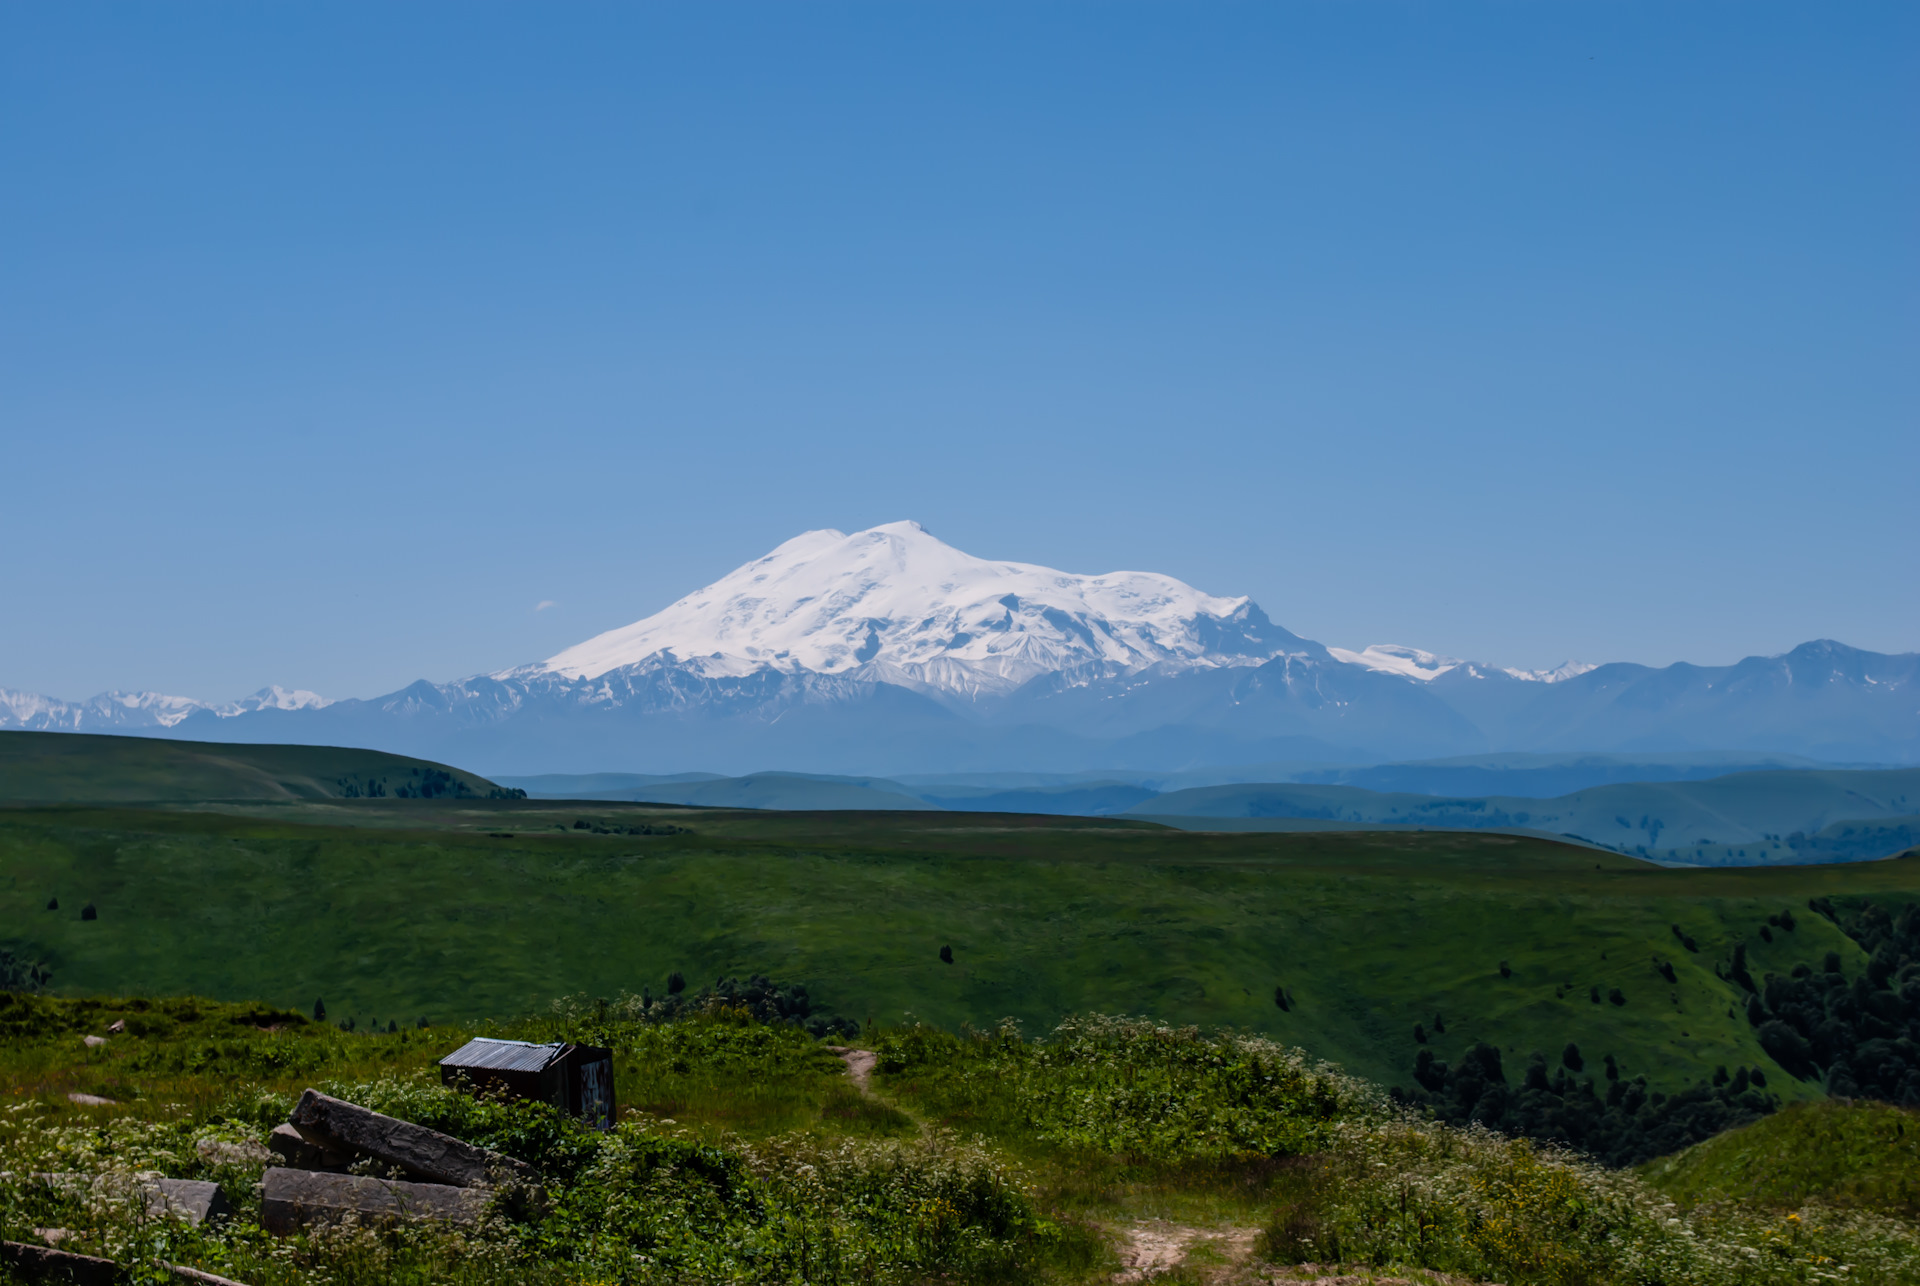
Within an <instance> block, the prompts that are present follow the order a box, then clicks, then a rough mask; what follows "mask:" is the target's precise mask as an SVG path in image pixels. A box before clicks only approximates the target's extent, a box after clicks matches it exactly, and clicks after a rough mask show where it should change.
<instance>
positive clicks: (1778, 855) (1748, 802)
mask: <svg viewBox="0 0 1920 1286" xmlns="http://www.w3.org/2000/svg"><path fill="white" fill-rule="evenodd" d="M1133 812H1134V813H1135V814H1139V815H1167V816H1180V817H1208V816H1212V817H1309V818H1312V817H1324V818H1335V819H1340V820H1344V821H1354V822H1395V823H1404V824H1413V825H1425V826H1458V827H1502V828H1505V827H1516V826H1524V827H1530V828H1532V829H1535V830H1547V831H1558V832H1561V833H1564V834H1572V835H1580V836H1584V837H1586V838H1588V839H1591V840H1594V841H1596V842H1598V843H1602V844H1606V845H1609V846H1611V847H1616V848H1622V849H1637V848H1638V847H1639V846H1641V845H1645V846H1646V847H1647V849H1648V850H1649V851H1650V852H1652V853H1654V854H1657V855H1658V854H1666V853H1670V852H1673V851H1676V850H1678V849H1681V848H1691V847H1695V846H1698V845H1700V844H1702V843H1706V844H1717V845H1718V846H1720V847H1722V848H1724V847H1728V846H1736V847H1744V848H1746V849H1747V852H1748V859H1747V860H1751V861H1769V860H1771V861H1780V860H1787V859H1790V858H1791V857H1792V851H1791V849H1789V848H1788V847H1787V846H1786V844H1785V843H1783V842H1776V841H1768V840H1767V839H1766V838H1765V837H1766V836H1768V835H1777V836H1785V835H1787V834H1789V833H1791V832H1794V831H1806V832H1812V831H1817V830H1819V829H1821V828H1822V827H1825V826H1828V825H1831V824H1832V823H1835V822H1842V821H1850V820H1856V819H1863V818H1893V817H1907V816H1911V815H1912V814H1914V813H1917V812H1920V768H1898V769H1884V770H1873V771H1844V770H1831V771H1814V772H1804V771H1796V772H1760V773H1735V774H1732V775H1730V776H1726V777H1716V778H1714V779H1712V780H1710V781H1690V782H1651V783H1646V782H1642V783H1630V784H1620V785H1613V786H1596V787H1594V788H1593V789H1591V790H1583V791H1577V792H1575V793H1574V794H1571V795H1563V796H1561V797H1560V798H1557V799H1527V798H1523V797H1520V796H1490V797H1486V798H1473V799H1466V798H1460V799H1448V798H1437V797H1434V796H1429V795H1414V794H1382V793H1375V792H1372V791H1364V790H1360V789H1358V788H1356V787H1352V786H1311V785H1267V786H1208V787H1202V788H1200V789H1195V790H1183V791H1176V792H1174V793H1172V794H1168V795H1162V796H1160V797H1159V798H1157V799H1154V800H1151V801H1149V802H1148V803H1145V804H1142V805H1140V806H1139V807H1138V808H1136V809H1134V810H1133ZM1647 819H1651V820H1653V821H1657V822H1659V823H1660V826H1659V827H1658V829H1656V830H1649V829H1647V828H1645V827H1643V825H1642V822H1643V820H1647ZM1623 823H1624V824H1623Z"/></svg>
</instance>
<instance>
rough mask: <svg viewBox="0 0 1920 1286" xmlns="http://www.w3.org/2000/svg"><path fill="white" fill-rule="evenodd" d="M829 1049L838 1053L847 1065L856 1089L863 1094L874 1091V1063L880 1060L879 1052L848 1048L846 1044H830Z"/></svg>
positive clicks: (849, 1075)
mask: <svg viewBox="0 0 1920 1286" xmlns="http://www.w3.org/2000/svg"><path fill="white" fill-rule="evenodd" d="M827 1049H828V1050H829V1051H831V1052H833V1053H835V1054H838V1055H839V1056H840V1061H841V1062H843V1063H845V1064H846V1065H847V1078H848V1079H849V1080H851V1081H852V1082H853V1085H854V1088H855V1089H857V1090H859V1091H860V1092H861V1093H862V1094H871V1093H872V1092H873V1090H872V1082H873V1065H874V1063H876V1062H877V1061H879V1056H878V1055H877V1054H875V1053H874V1052H873V1051H872V1050H870V1049H848V1048H847V1047H846V1046H845V1045H829V1046H827Z"/></svg>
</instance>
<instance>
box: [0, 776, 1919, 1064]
mask: <svg viewBox="0 0 1920 1286" xmlns="http://www.w3.org/2000/svg"><path fill="white" fill-rule="evenodd" d="M580 823H585V824H586V828H585V829H581V828H580V827H579V824H580ZM676 830H677V831H679V832H680V833H663V832H672V831H676ZM1916 897H1920V862H1913V861H1905V860H1903V861H1892V862H1878V863H1869V864H1858V865H1829V866H1820V867H1793V868H1768V869H1712V870H1679V869H1664V868H1660V867H1656V866H1652V865H1648V864H1645V863H1642V862H1639V861H1636V860H1633V859H1631V858H1627V857H1623V856H1618V855H1611V854H1606V853H1597V852H1595V851H1593V850H1590V849H1584V848H1579V847H1574V846H1570V845H1564V844H1559V843H1555V842H1552V841H1549V840H1543V839H1529V838H1525V837H1514V836H1504V835H1486V834H1467V833H1449V832H1407V831H1397V832H1376V833H1294V834H1215V833H1191V832H1182V831H1175V830H1169V829H1164V828H1161V827H1158V826H1155V825H1152V824H1148V823H1144V822H1138V821H1125V820H1115V819H1073V818H1058V817H1034V816H1002V815H993V814H971V815H964V816H954V815H951V814H945V815H943V814H932V813H894V814H889V813H876V812H860V813H841V814H836V813H795V814H780V813H762V812H741V811H721V810H688V809H670V808H659V807H647V806H638V805H609V804H598V805H589V804H581V803H567V804H556V803H551V802H546V803H542V802H535V801H514V800H484V799H469V800H445V799H442V800H396V799H383V800H364V799H363V800H323V801H296V802H285V803H272V802H257V803H243V804H222V805H203V806H181V807H173V808H103V807H94V806H80V805H72V806H59V807H24V806H22V807H12V808H7V809H4V810H0V925H4V930H3V931H0V936H3V937H4V939H5V945H6V946H7V947H8V948H9V949H10V950H12V951H13V952H14V953H15V955H16V957H17V958H21V959H32V960H34V961H37V962H39V963H41V964H43V965H44V967H46V968H47V969H49V970H50V972H51V983H50V990H51V991H52V992H54V993H56V994H65V995H84V994H101V993H113V994H123V993H138V994H148V995H156V996H159V995H177V994H187V993H194V994H201V995H207V996H213V997H217V998H222V999H229V1000H236V1001H238V1000H248V1001H260V1002H263V1003H268V1004H272V1005H277V1006H284V1007H288V1008H292V1009H298V1010H301V1011H303V1012H306V1011H310V1010H311V1009H312V1006H313V1004H314V1002H315V1000H316V999H324V1000H325V1002H326V1006H327V1010H328V1012H329V1014H330V1015H332V1016H333V1017H334V1018H335V1019H343V1018H347V1017H352V1018H354V1019H355V1020H356V1022H357V1023H359V1024H361V1025H366V1024H370V1023H374V1022H378V1023H380V1024H381V1025H382V1026H385V1025H387V1024H389V1023H393V1022H396V1021H397V1022H399V1023H401V1024H403V1025H404V1024H408V1023H413V1022H416V1021H417V1020H418V1019H420V1018H423V1017H424V1018H427V1019H429V1020H431V1021H434V1022H454V1021H468V1020H477V1019H482V1018H501V1017H509V1016H513V1015H519V1014H526V1013H531V1012H535V1011H538V1010H539V1009H541V1008H542V1007H543V1006H545V1005H546V1004H547V1003H548V1001H549V1000H550V999H551V998H552V997H555V996H559V995H572V994H579V995H586V996H590V997H609V998H611V997H617V996H619V995H621V994H622V993H628V992H631V993H640V992H642V991H643V990H646V989H648V988H652V989H654V990H656V991H657V990H659V989H661V988H662V987H663V985H664V982H665V979H666V977H667V975H668V974H669V973H670V972H673V971H680V972H682V973H683V974H684V975H685V976H686V977H687V978H689V979H690V980H692V981H694V982H695V984H696V985H698V984H700V983H704V982H705V981H707V980H710V979H715V978H719V977H722V976H730V975H738V976H742V977H744V976H746V975H748V974H763V975H767V976H770V977H772V978H774V979H776V980H778V981H779V982H781V983H783V984H793V983H798V984H803V985H805V986H806V987H807V988H808V989H809V990H810V992H811V994H812V995H813V997H814V1000H815V1003H816V1004H817V1005H819V1006H821V1007H823V1008H826V1009H829V1010H831V1011H832V1012H834V1013H836V1014H838V1015H840V1016H843V1017H847V1018H851V1019H853V1020H855V1021H857V1022H866V1021H870V1020H871V1021H876V1022H880V1023H900V1022H905V1021H911V1020H920V1021H925V1022H927V1023H931V1024H935V1025H938V1026H941V1027H944V1028H948V1029H957V1028H958V1027H959V1026H960V1025H961V1024H963V1023H972V1024H974V1025H976V1026H988V1025H991V1024H994V1023H996V1022H998V1021H999V1020H1000V1019H1002V1018H1007V1017H1011V1018H1014V1019H1016V1020H1018V1021H1019V1022H1020V1023H1022V1024H1023V1025H1025V1026H1026V1027H1027V1028H1028V1029H1029V1030H1035V1031H1038V1030H1045V1029H1046V1028H1048V1027H1050V1026H1051V1025H1052V1024H1053V1023H1055V1022H1056V1021H1058V1020H1059V1019H1060V1018H1061V1017H1062V1016H1064V1015H1067V1014H1071V1013H1075V1012H1086V1011H1101V1012H1122V1013H1132V1014H1139V1015H1142V1016H1147V1017H1151V1018H1155V1019H1159V1020H1164V1021H1168V1022H1173V1023H1190V1024H1200V1025H1203V1026H1208V1027H1230V1028H1234V1029H1238V1030H1243V1031H1247V1032H1251V1033H1258V1034H1261V1035H1265V1036H1269V1037H1272V1038H1274V1039H1278V1040H1281V1041H1284V1042H1286V1043H1289V1044H1296V1045H1299V1046H1301V1047H1302V1048H1305V1049H1307V1050H1309V1051H1311V1052H1312V1053H1313V1054H1315V1055H1316V1056H1319V1057H1323V1058H1327V1059H1330V1060H1333V1061H1335V1062H1338V1063H1340V1064H1342V1065H1343V1066H1345V1067H1346V1068H1347V1069H1349V1070H1350V1071H1352V1072H1354V1073H1355V1074H1358V1075H1362V1076H1365V1077H1368V1078H1370V1079H1373V1080H1376V1081H1379V1082H1381V1083H1383V1084H1395V1083H1404V1082H1405V1080H1406V1076H1407V1073H1408V1069H1409V1067H1410V1066H1411V1063H1412V1060H1413V1057H1414V1055H1415V1053H1416V1052H1417V1050H1418V1048H1419V1046H1417V1045H1416V1044H1415V1041H1414V1036H1413V1029H1414V1026H1415V1024H1422V1025H1423V1026H1424V1027H1425V1028H1427V1029H1428V1033H1429V1045H1428V1048H1430V1049H1432V1050H1433V1052H1434V1053H1435V1054H1436V1055H1437V1056H1439V1057H1442V1058H1452V1057H1455V1056H1456V1055H1457V1054H1458V1053H1459V1052H1460V1051H1462V1050H1464V1049H1465V1048H1466V1047H1467V1046H1468V1045H1470V1044H1472V1043H1473V1042H1476V1041H1484V1042H1489V1043H1491V1044H1493V1045H1496V1046H1497V1047H1499V1048H1501V1049H1503V1050H1505V1051H1508V1052H1509V1053H1510V1054H1512V1055H1514V1056H1516V1057H1518V1058H1524V1057H1525V1056H1526V1055H1528V1054H1529V1053H1530V1052H1533V1051H1544V1052H1547V1053H1549V1054H1553V1053H1555V1052H1557V1051H1559V1050H1560V1049H1561V1048H1562V1047H1563V1046H1564V1045H1565V1044H1567V1043H1568V1042H1570V1041H1572V1042H1577V1043H1578V1045H1579V1047H1580V1048H1581V1049H1583V1050H1585V1051H1587V1055H1588V1057H1590V1058H1595V1059H1597V1058H1600V1057H1602V1056H1604V1055H1608V1054H1611V1055H1613V1056H1614V1058H1615V1059H1616V1060H1617V1062H1618V1065H1619V1067H1620V1068H1621V1069H1622V1071H1623V1073H1624V1074H1625V1075H1627V1076H1628V1077H1633V1076H1640V1075H1644V1076H1646V1077H1648V1079H1649V1081H1650V1082H1651V1083H1652V1084H1654V1085H1655V1086H1677V1085H1680V1084H1684V1083H1686V1082H1689V1081H1691V1080H1694V1079H1696V1078H1698V1077H1700V1076H1702V1075H1704V1073H1705V1072H1706V1071H1709V1070H1711V1069H1712V1068H1714V1067H1715V1066H1720V1065H1725V1066H1729V1067H1734V1066H1741V1065H1755V1066H1761V1065H1767V1064H1766V1062H1765V1055H1764V1054H1763V1053H1762V1051H1761V1050H1760V1048H1759V1046H1758V1044H1757V1043H1756V1041H1755V1038H1754V1034H1753V1031H1752V1028H1751V1026H1750V1024H1749V1023H1748V1022H1747V1020H1746V1017H1745V1014H1744V1011H1743V1009H1742V1006H1743V1005H1744V1003H1745V993H1744V992H1743V991H1741V990H1740V988H1739V987H1738V985H1737V984H1736V983H1734V982H1731V981H1728V980H1726V979H1723V978H1722V977H1721V976H1720V973H1719V970H1723V969H1725V967H1726V966H1727V964H1728V962H1729V961H1730V959H1731V955H1732V952H1733V950H1734V948H1735V947H1736V946H1737V945H1744V946H1745V947H1746V950H1747V960H1748V965H1749V968H1750V969H1751V971H1752V973H1753V974H1754V975H1755V976H1764V975H1765V974H1766V973H1780V974H1786V973H1789V972H1791V971H1792V969H1793V968H1794V967H1795V966H1796V965H1807V966H1809V967H1812V968H1818V967H1820V962H1821V961H1822V960H1823V959H1824V957H1825V956H1826V954H1827V953H1829V952H1835V953H1838V954H1839V956H1840V957H1841V959H1842V962H1843V967H1844V969H1845V971H1846V972H1847V973H1848V974H1849V975H1852V974H1855V973H1856V972H1858V970H1859V969H1860V968H1861V967H1862V966H1863V965H1864V956H1863V955H1862V953H1861V952H1860V950H1859V948H1858V947H1857V946H1856V945H1855V944H1854V943H1853V942H1852V941H1851V940H1850V939H1848V938H1847V937H1845V936H1844V935H1843V934H1841V933H1840V932H1839V931H1838V930H1837V929H1836V928H1835V927H1834V925H1833V924H1832V923H1831V922H1830V921H1829V920H1827V919H1826V918H1824V917H1822V916H1820V915H1816V914H1812V913H1810V912H1808V910H1807V907H1808V904H1809V902H1810V900H1813V899H1816V898H1826V899H1833V900H1834V901H1836V902H1840V903H1845V902H1847V901H1848V900H1851V899H1861V898H1868V899H1874V900H1878V901H1880V902H1882V903H1886V904H1893V903H1904V902H1908V901H1912V900H1915V899H1916ZM55 899H57V901H58V909H53V910H50V909H48V904H49V902H50V901H51V900H55ZM89 904H90V905H92V906H93V908H94V909H95V912H96V916H97V918H94V919H83V918H82V912H83V908H85V907H86V906H88V905H89ZM1783 910H1792V911H1795V912H1796V913H1797V919H1796V920H1795V923H1796V926H1797V927H1796V929H1795V930H1794V931H1792V932H1776V933H1773V934H1771V935H1763V934H1761V932H1760V930H1761V929H1762V927H1763V926H1764V925H1765V924H1766V922H1767V920H1768V917H1769V916H1774V915H1777V914H1779V913H1780V912H1782V911H1783ZM1675 926H1678V928H1679V930H1680V934H1681V935H1684V937H1685V938H1687V939H1690V940H1691V941H1692V942H1693V944H1694V946H1695V948H1696V949H1695V950H1691V951H1690V950H1688V949H1686V947H1685V946H1684V945H1683V943H1682V939H1681V937H1680V936H1677V935H1676V933H1675ZM1768 936H1770V937H1771V941H1768V940H1766V938H1767V937H1768ZM942 947H949V948H951V954H952V956H953V960H952V963H947V962H945V961H943V960H942V958H941V955H940V949H941V948H942ZM1669 969H1670V970H1671V971H1672V974H1673V980H1672V981H1669V980H1668V978H1667V977H1666V971H1667V970H1669ZM1276 989H1280V990H1281V993H1282V996H1283V997H1284V998H1286V999H1288V1000H1289V1001H1290V1004H1289V1005H1288V1007H1287V1008H1285V1009H1283V1008H1281V1007H1280V1006H1279V1005H1277V1004H1276ZM1615 992H1618V994H1619V996H1620V997H1621V1001H1622V1003H1613V1002H1611V1001H1610V1000H1609V999H1608V998H1609V997H1610V996H1611V995H1612V994H1613V993H1615ZM1596 997H1597V998H1598V999H1596ZM1436 1016H1438V1017H1440V1018H1441V1020H1442V1022H1441V1024H1439V1026H1443V1027H1444V1032H1442V1031H1439V1030H1436V1024H1435V1022H1434V1019H1435V1018H1436ZM1775 1084H1776V1085H1777V1092H1779V1093H1781V1095H1782V1096H1783V1097H1785V1098H1787V1099H1792V1098H1795V1097H1798V1096H1803V1095H1810V1094H1813V1093H1815V1092H1817V1091H1816V1090H1814V1089H1813V1088H1812V1087H1803V1086H1800V1085H1798V1084H1796V1083H1795V1082H1793V1081H1791V1080H1790V1078H1785V1077H1776V1078H1775Z"/></svg>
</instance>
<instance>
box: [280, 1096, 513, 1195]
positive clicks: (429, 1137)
mask: <svg viewBox="0 0 1920 1286" xmlns="http://www.w3.org/2000/svg"><path fill="white" fill-rule="evenodd" d="M288 1120H289V1121H290V1123H291V1124H292V1125H293V1128H294V1129H296V1130H298V1131H299V1132H300V1135H301V1137H302V1138H304V1139H306V1140H307V1142H309V1143H312V1144H315V1145H317V1146H319V1147H321V1148H323V1149H328V1150H332V1151H336V1152H339V1151H351V1152H357V1153H361V1154H364V1155H366V1156H370V1157H372V1158H374V1159H375V1160H376V1161H381V1162H384V1163H385V1164H387V1165H393V1166H399V1167H400V1168H401V1169H403V1170H405V1171H407V1173H409V1174H412V1175H414V1176H416V1177H418V1178H420V1179H423V1180H425V1181H427V1182H428V1183H442V1184H451V1185H453V1186H455V1187H461V1188H477V1187H486V1186H489V1185H492V1184H498V1183H523V1184H534V1183H537V1182H539V1177H540V1176H539V1175H538V1174H536V1173H535V1172H534V1169H533V1167H532V1166H530V1165H528V1164H527V1163H526V1162H524V1161H517V1160H515V1159H514V1158H512V1157H509V1156H502V1155H501V1154H500V1153H498V1152H489V1151H487V1150H486V1149H485V1148H477V1147H475V1146H474V1145H473V1144H471V1143H467V1142H464V1141H463V1140H460V1139H456V1138H454V1137H453V1136H452V1135H450V1134H442V1133H440V1132H439V1131H438V1130H429V1129H428V1128H427V1127H426V1126H424V1125H415V1124H413V1123H412V1122H411V1121H401V1120H397V1119H395V1118H394V1117H391V1116H384V1115H382V1114H381V1113H379V1112H372V1111H369V1110H367V1109H366V1108H364V1107H361V1106H359V1105H358V1104H355V1103H348V1102H346V1101H345V1100H343V1099H337V1098H333V1097H331V1096H329V1095H326V1094H322V1093H320V1092H319V1091H318V1090H308V1091H307V1092H306V1093H305V1094H302V1095H301V1096H300V1102H299V1103H298V1104H296V1105H295V1106H294V1109H293V1114H292V1115H291V1116H290V1117H289V1118H288Z"/></svg>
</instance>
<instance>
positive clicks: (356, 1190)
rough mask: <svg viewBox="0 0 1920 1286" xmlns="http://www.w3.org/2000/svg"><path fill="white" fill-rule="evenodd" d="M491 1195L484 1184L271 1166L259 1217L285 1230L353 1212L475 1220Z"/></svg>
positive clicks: (365, 1218) (367, 1216)
mask: <svg viewBox="0 0 1920 1286" xmlns="http://www.w3.org/2000/svg"><path fill="white" fill-rule="evenodd" d="M491 1200H492V1195H491V1194H490V1193H488V1192H487V1191H486V1190H485V1189H482V1188H457V1187H453V1186H452V1185H449V1184H441V1183H407V1182H405V1181H403V1180H400V1179H374V1178H370V1177H367V1176H363V1175H357V1174H322V1173H319V1172H317V1171H313V1170H293V1169H288V1168H287V1167H285V1166H275V1167H273V1168H271V1169H269V1170H268V1171H267V1175H266V1182H265V1185H264V1189H263V1193H262V1200H261V1205H260V1220H261V1223H263V1224H264V1225H265V1226H266V1229H267V1231H268V1232H271V1233H277V1234H282V1235H284V1234H287V1233H291V1232H294V1231H296V1230H297V1229H300V1228H303V1227H305V1226H307V1225H308V1224H315V1223H337V1222H339V1221H341V1220H344V1219H348V1218H353V1219H357V1220H359V1221H361V1222H363V1223H370V1222H379V1221H382V1220H400V1219H435V1220H442V1221H445V1222H449V1223H461V1224H471V1223H477V1222H478V1221H479V1220H480V1218H481V1217H482V1216H483V1215H484V1214H485V1213H486V1210H487V1204H488V1202H489V1201H491Z"/></svg>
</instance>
